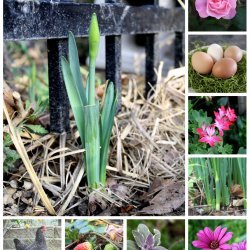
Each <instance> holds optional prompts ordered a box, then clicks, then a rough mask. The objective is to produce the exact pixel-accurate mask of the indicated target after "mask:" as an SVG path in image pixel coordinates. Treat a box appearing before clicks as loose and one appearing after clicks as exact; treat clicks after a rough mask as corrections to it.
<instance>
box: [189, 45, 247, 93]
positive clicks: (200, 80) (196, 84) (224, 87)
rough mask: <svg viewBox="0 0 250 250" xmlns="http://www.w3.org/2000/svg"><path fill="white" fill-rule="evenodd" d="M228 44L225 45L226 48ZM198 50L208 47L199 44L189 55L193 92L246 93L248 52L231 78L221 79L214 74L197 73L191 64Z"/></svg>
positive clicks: (190, 83) (191, 89)
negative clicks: (193, 55)
mask: <svg viewBox="0 0 250 250" xmlns="http://www.w3.org/2000/svg"><path fill="white" fill-rule="evenodd" d="M226 47H227V46H223V49H225V48H226ZM196 51H203V52H207V47H199V46H197V47H196V49H195V50H193V51H192V52H190V53H189V56H188V84H189V89H190V91H191V92H193V91H195V92H197V93H245V92H246V82H247V80H246V70H247V67H246V64H247V62H246V54H245V53H244V55H243V57H242V60H241V61H240V62H238V63H237V65H238V69H237V72H236V74H235V75H234V76H233V77H231V78H229V79H220V78H216V77H214V76H213V75H212V74H209V75H201V74H199V73H197V72H196V71H195V70H194V69H193V67H192V64H191V57H192V54H193V53H194V52H196Z"/></svg>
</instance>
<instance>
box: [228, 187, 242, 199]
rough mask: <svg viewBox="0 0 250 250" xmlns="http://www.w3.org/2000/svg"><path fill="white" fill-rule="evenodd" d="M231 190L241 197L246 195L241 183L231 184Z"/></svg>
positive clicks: (233, 193)
mask: <svg viewBox="0 0 250 250" xmlns="http://www.w3.org/2000/svg"><path fill="white" fill-rule="evenodd" d="M230 192H231V194H232V195H234V196H236V197H240V198H243V197H244V193H243V190H242V188H241V186H240V185H239V184H235V185H233V186H231V188H230Z"/></svg>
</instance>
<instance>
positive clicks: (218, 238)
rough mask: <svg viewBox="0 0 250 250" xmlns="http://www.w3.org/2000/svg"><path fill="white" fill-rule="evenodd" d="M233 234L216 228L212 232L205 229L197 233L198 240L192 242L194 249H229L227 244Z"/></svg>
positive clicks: (207, 228)
mask: <svg viewBox="0 0 250 250" xmlns="http://www.w3.org/2000/svg"><path fill="white" fill-rule="evenodd" d="M232 236H233V233H232V232H227V228H222V227H221V226H219V227H217V228H216V229H215V230H214V232H213V231H212V230H211V229H210V228H209V227H205V228H204V229H203V230H200V231H199V232H198V233H197V238H198V240H195V241H193V242H192V244H193V246H194V247H196V248H202V249H204V250H212V249H216V250H226V249H231V246H230V245H229V244H227V242H228V241H229V240H230V239H231V238H232Z"/></svg>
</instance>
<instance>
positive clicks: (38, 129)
mask: <svg viewBox="0 0 250 250" xmlns="http://www.w3.org/2000/svg"><path fill="white" fill-rule="evenodd" d="M23 127H25V128H27V129H28V130H29V131H30V132H31V133H34V134H38V135H46V134H48V130H46V129H45V128H44V127H43V126H41V125H32V124H23Z"/></svg>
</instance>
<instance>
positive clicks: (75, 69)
mask: <svg viewBox="0 0 250 250" xmlns="http://www.w3.org/2000/svg"><path fill="white" fill-rule="evenodd" d="M69 65H70V69H71V72H72V76H73V77H74V80H75V83H76V86H77V89H78V92H79V94H80V97H81V99H82V102H83V104H84V106H85V105H87V99H86V91H85V88H84V86H83V82H82V76H81V72H80V63H79V57H78V51H77V46H76V41H75V38H74V35H73V33H72V32H69Z"/></svg>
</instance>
